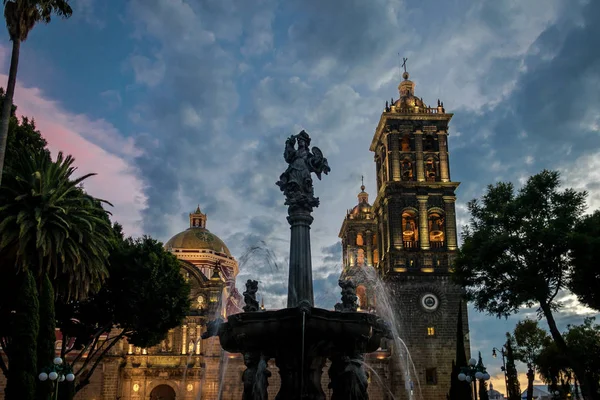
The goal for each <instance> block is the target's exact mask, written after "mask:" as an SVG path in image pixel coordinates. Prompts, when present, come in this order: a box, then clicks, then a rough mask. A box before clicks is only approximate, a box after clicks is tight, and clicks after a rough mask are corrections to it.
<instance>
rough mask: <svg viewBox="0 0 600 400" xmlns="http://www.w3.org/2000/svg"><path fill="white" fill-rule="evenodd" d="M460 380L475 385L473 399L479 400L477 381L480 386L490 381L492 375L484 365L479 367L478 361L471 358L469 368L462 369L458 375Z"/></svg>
mask: <svg viewBox="0 0 600 400" xmlns="http://www.w3.org/2000/svg"><path fill="white" fill-rule="evenodd" d="M458 380H459V381H462V382H467V383H469V384H470V383H471V382H472V383H473V399H474V400H477V381H479V382H480V383H479V384H480V385H481V382H482V381H489V380H490V374H488V373H487V371H486V370H485V367H484V366H483V365H477V360H476V359H474V358H471V359H470V360H469V365H468V366H467V367H462V368H461V369H460V373H459V374H458Z"/></svg>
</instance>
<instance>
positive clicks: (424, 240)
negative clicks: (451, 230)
mask: <svg viewBox="0 0 600 400" xmlns="http://www.w3.org/2000/svg"><path fill="white" fill-rule="evenodd" d="M417 201H418V202H419V244H420V245H421V249H422V250H429V224H428V222H429V221H428V219H427V196H417Z"/></svg>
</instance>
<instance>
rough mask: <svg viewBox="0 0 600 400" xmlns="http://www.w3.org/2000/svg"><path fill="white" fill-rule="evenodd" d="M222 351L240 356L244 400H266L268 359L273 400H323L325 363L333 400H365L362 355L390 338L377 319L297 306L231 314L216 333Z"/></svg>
mask: <svg viewBox="0 0 600 400" xmlns="http://www.w3.org/2000/svg"><path fill="white" fill-rule="evenodd" d="M218 336H219V339H220V344H221V347H222V348H223V349H224V350H226V351H228V352H230V353H242V354H244V363H245V364H246V366H247V368H248V369H247V370H246V372H245V376H244V378H243V379H244V388H245V389H244V397H243V398H244V399H252V400H254V399H261V400H263V399H264V400H266V399H267V398H268V397H267V391H266V387H267V386H268V382H267V378H268V377H270V376H271V373H270V372H269V371H268V370H267V362H268V360H269V359H275V363H276V365H277V367H278V369H279V375H280V378H281V387H280V390H279V393H278V394H277V396H276V397H275V399H276V400H324V399H325V392H324V391H323V388H322V387H321V375H322V372H323V367H324V366H325V363H326V362H327V360H328V359H329V360H330V361H331V366H330V368H329V377H330V384H329V388H331V389H332V390H333V397H332V399H343V400H352V399H357V400H361V399H367V398H368V396H367V394H366V389H367V377H366V374H365V372H364V369H363V367H362V364H363V362H364V354H365V353H371V352H374V351H376V350H377V349H378V348H379V347H380V342H381V339H382V338H384V337H389V329H388V326H387V324H386V323H385V322H384V321H383V320H382V319H380V318H379V317H378V316H377V315H375V314H368V313H359V312H352V311H343V312H340V311H329V310H324V309H320V308H312V307H298V308H285V309H282V310H276V311H258V312H245V313H241V314H235V315H231V316H229V317H228V320H227V322H224V323H222V324H221V325H220V326H219V328H218Z"/></svg>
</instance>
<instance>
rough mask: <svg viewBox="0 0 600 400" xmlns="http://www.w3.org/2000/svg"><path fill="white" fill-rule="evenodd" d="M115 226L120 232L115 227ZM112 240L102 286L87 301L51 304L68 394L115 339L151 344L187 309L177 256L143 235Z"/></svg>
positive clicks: (87, 379)
mask: <svg viewBox="0 0 600 400" xmlns="http://www.w3.org/2000/svg"><path fill="white" fill-rule="evenodd" d="M115 229H116V231H117V236H120V235H122V233H121V229H120V226H118V225H117V226H115ZM118 240H120V243H119V244H118V245H116V246H115V247H114V250H113V251H112V253H111V255H110V259H109V261H110V263H109V273H110V275H109V278H108V279H107V280H106V282H105V283H104V285H103V287H102V289H101V290H100V291H99V292H98V293H97V294H95V295H93V296H91V297H90V298H88V299H87V300H84V301H68V302H63V303H59V305H58V308H57V317H58V326H59V329H60V330H61V333H62V336H63V341H62V343H63V344H62V349H61V356H62V357H63V358H65V357H67V356H68V357H69V359H70V360H71V361H70V362H71V363H72V366H73V368H74V373H75V375H76V377H77V378H76V382H75V388H74V390H72V391H71V393H75V392H77V391H79V390H80V389H82V388H83V387H85V386H86V385H87V384H89V382H90V378H91V376H92V375H93V373H94V371H95V370H96V368H97V367H98V365H100V362H101V361H102V359H103V358H104V357H105V356H106V355H107V354H110V352H111V349H112V348H113V347H114V346H115V345H116V344H117V343H118V342H119V341H120V340H122V339H127V341H128V342H129V343H130V344H132V345H135V346H139V347H143V348H147V347H151V346H155V345H157V344H158V343H160V341H161V340H163V339H164V338H165V336H166V334H167V332H168V331H169V329H172V328H174V327H176V326H179V325H180V324H181V321H182V320H183V318H184V317H185V315H187V313H188V311H189V287H188V285H187V283H186V282H185V280H184V278H183V276H182V275H181V273H180V264H179V261H178V260H177V258H176V257H175V256H174V255H172V254H171V253H169V252H168V251H166V250H165V249H164V248H163V246H162V244H161V243H160V242H158V241H156V240H154V239H152V238H150V237H147V236H144V237H143V238H140V239H131V238H128V239H122V236H121V239H118ZM84 355H85V357H84ZM64 384H65V385H67V383H66V382H65V383H64ZM61 391H63V390H62V389H61ZM64 392H65V393H67V392H68V391H64Z"/></svg>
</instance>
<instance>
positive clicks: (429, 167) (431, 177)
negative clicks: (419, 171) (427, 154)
mask: <svg viewBox="0 0 600 400" xmlns="http://www.w3.org/2000/svg"><path fill="white" fill-rule="evenodd" d="M435 164H436V163H435V160H434V159H433V158H429V159H427V161H425V178H426V180H427V182H435V181H436V180H437V168H436V165H435Z"/></svg>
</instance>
